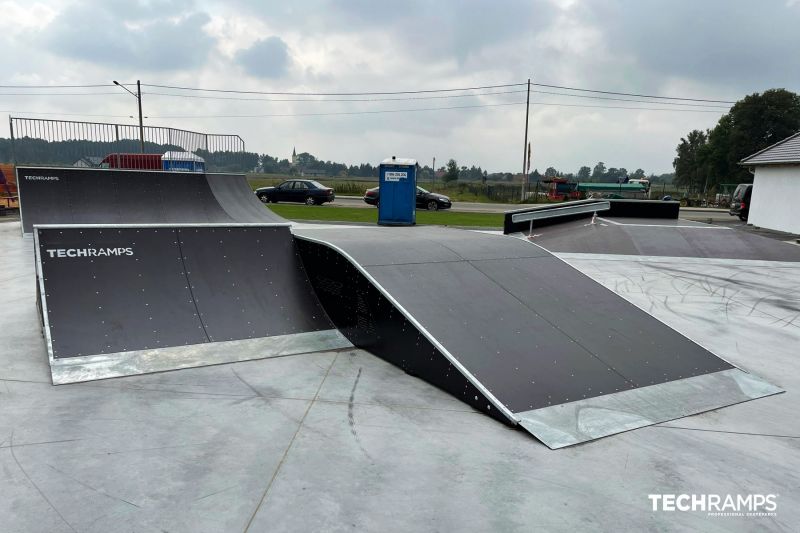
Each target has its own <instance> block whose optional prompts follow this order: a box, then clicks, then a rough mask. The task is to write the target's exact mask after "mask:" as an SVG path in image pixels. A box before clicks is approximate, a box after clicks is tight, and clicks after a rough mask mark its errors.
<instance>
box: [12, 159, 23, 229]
mask: <svg viewBox="0 0 800 533" xmlns="http://www.w3.org/2000/svg"><path fill="white" fill-rule="evenodd" d="M14 173H15V174H16V175H17V194H18V195H19V198H17V202H18V203H19V232H20V233H21V234H22V236H23V237H24V236H25V221H24V220H23V218H22V189H21V188H20V186H19V167H14Z"/></svg>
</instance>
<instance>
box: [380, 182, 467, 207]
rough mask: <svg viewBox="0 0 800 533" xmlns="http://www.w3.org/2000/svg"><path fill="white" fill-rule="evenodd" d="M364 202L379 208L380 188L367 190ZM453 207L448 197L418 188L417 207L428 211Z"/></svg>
mask: <svg viewBox="0 0 800 533" xmlns="http://www.w3.org/2000/svg"><path fill="white" fill-rule="evenodd" d="M364 201H365V202H366V203H368V204H369V205H374V206H376V207H377V206H378V204H379V203H380V187H373V188H372V189H367V192H365V193H364ZM452 206H453V203H452V202H451V201H450V198H448V197H447V196H444V195H443V194H437V193H435V192H429V191H426V190H425V189H423V188H422V187H417V207H420V208H424V209H427V210H428V211H438V210H439V209H450V208H451V207H452Z"/></svg>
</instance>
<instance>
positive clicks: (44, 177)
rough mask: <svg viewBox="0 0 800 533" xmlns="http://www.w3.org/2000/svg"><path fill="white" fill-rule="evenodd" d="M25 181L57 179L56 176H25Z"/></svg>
mask: <svg viewBox="0 0 800 533" xmlns="http://www.w3.org/2000/svg"><path fill="white" fill-rule="evenodd" d="M25 179H26V180H27V181H58V180H60V179H61V178H59V177H58V176H25Z"/></svg>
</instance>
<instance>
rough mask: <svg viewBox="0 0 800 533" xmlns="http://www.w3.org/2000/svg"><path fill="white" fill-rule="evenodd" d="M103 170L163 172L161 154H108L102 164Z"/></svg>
mask: <svg viewBox="0 0 800 533" xmlns="http://www.w3.org/2000/svg"><path fill="white" fill-rule="evenodd" d="M100 166H101V167H103V168H125V169H133V170H162V167H161V154H108V155H107V156H105V157H104V158H103V161H102V162H101V163H100Z"/></svg>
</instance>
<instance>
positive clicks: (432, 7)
mask: <svg viewBox="0 0 800 533" xmlns="http://www.w3.org/2000/svg"><path fill="white" fill-rule="evenodd" d="M237 3H238V5H239V6H241V7H242V8H243V9H246V10H248V11H249V12H251V13H252V14H254V15H255V16H258V17H260V18H262V19H263V20H265V21H267V22H268V23H270V24H272V25H274V26H276V27H277V26H280V27H288V28H292V29H299V28H302V30H303V31H304V33H307V34H309V35H310V36H311V37H310V38H315V37H314V36H315V35H318V36H319V38H324V36H325V35H326V34H362V35H369V34H370V32H379V33H384V34H386V35H389V36H390V37H391V38H392V41H393V42H395V43H396V46H394V47H393V48H392V50H390V51H388V53H387V56H389V57H388V59H389V60H391V55H392V54H406V55H413V56H414V57H415V58H418V59H425V60H436V61H447V60H450V59H455V60H457V61H458V63H459V64H463V63H464V62H466V61H467V60H468V59H470V58H473V57H475V56H476V55H478V54H479V53H480V52H481V51H483V50H485V49H486V48H487V47H490V46H492V45H495V44H500V43H505V42H513V41H515V40H517V39H519V38H520V37H522V36H526V35H532V34H536V33H538V32H541V31H544V30H546V29H547V26H548V25H549V24H550V23H551V22H552V20H554V17H555V15H556V14H557V12H558V10H557V9H556V8H555V7H554V6H553V4H552V3H550V2H548V1H546V0H494V1H492V2H486V1H485V0H437V1H434V2H431V1H425V0H395V1H392V2H386V1H375V0H313V1H311V2H307V3H303V7H302V8H297V7H296V4H291V3H286V2H264V1H262V0H237ZM367 38H368V37H365V39H367ZM495 60H496V61H501V62H502V60H503V58H495Z"/></svg>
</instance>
